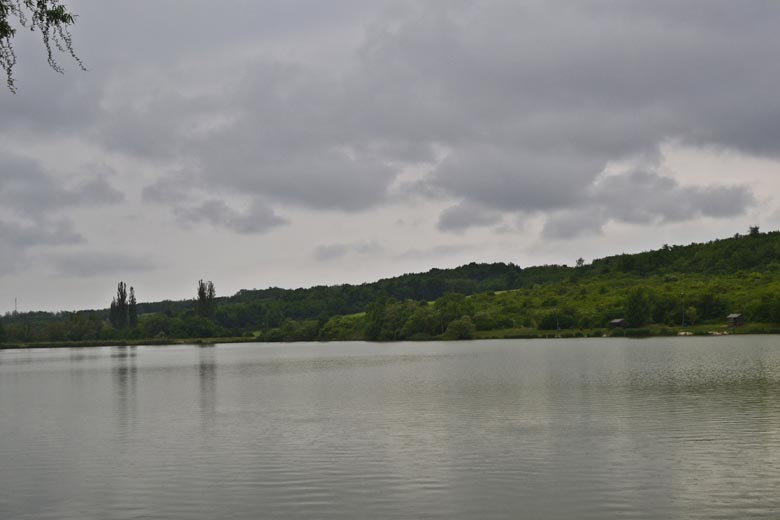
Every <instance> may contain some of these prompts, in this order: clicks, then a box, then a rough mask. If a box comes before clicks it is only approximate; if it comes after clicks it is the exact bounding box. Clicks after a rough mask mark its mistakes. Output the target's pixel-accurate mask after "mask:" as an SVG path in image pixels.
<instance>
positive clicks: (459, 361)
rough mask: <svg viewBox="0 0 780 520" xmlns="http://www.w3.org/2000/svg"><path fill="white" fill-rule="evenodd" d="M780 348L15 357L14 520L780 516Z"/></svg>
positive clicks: (0, 438) (560, 346)
mask: <svg viewBox="0 0 780 520" xmlns="http://www.w3.org/2000/svg"><path fill="white" fill-rule="evenodd" d="M778 397H780V338H778V337H772V336H765V337H733V336H732V337H728V338H681V339H678V338H673V339H653V340H643V341H629V340H625V341H624V340H606V341H605V340H565V341H553V340H548V341H523V340H515V341H492V342H462V343H398V344H381V345H376V344H362V343H331V344H297V345H249V344H245V345H218V346H201V347H197V346H172V347H164V348H161V347H113V348H98V349H78V350H67V349H63V350H41V351H35V352H27V351H6V352H0V417H1V418H2V421H0V518H21V519H25V518H64V519H69V518H73V519H76V518H78V519H82V518H182V519H185V518H187V519H190V518H193V519H200V518H203V519H207V518H208V519H211V518H227V517H230V518H258V517H274V518H302V517H303V518H305V517H311V518H349V517H372V518H399V517H401V518H419V517H436V518H517V517H528V518H567V519H568V518H593V519H596V518H598V519H603V518H625V517H638V518H659V519H660V518H718V517H721V518H755V517H766V518H777V517H778V512H779V511H780V494H779V493H778V492H777V490H778V487H780V399H778Z"/></svg>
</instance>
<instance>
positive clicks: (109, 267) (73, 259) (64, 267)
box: [54, 251, 154, 278]
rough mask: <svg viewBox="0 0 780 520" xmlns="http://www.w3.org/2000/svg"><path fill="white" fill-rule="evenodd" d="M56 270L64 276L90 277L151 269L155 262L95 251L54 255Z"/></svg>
mask: <svg viewBox="0 0 780 520" xmlns="http://www.w3.org/2000/svg"><path fill="white" fill-rule="evenodd" d="M54 267H55V270H56V271H57V272H58V273H59V274H60V275H64V276H72V277H76V278H89V277H92V276H102V275H109V274H110V275H117V276H122V275H126V274H128V273H137V272H143V271H149V270H151V269H153V268H154V265H153V263H152V262H151V261H150V260H149V259H146V258H141V257H134V256H128V255H121V254H113V253H101V252H95V251H80V252H75V253H68V254H59V255H56V256H55V257H54Z"/></svg>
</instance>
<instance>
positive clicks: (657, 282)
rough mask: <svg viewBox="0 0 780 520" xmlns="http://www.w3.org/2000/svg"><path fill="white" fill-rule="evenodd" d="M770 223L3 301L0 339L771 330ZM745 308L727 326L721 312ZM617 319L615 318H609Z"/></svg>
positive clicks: (776, 235) (51, 341)
mask: <svg viewBox="0 0 780 520" xmlns="http://www.w3.org/2000/svg"><path fill="white" fill-rule="evenodd" d="M779 262H780V232H777V231H772V232H768V233H762V232H760V231H759V229H758V228H757V227H751V228H750V230H749V232H748V233H747V234H744V235H742V234H737V235H735V236H733V237H730V238H726V239H718V240H713V241H710V242H706V243H694V244H689V245H685V246H668V245H664V246H662V247H661V248H659V249H656V250H653V251H646V252H642V253H637V254H621V255H614V256H609V257H605V258H601V259H596V260H593V261H592V262H590V263H585V261H584V260H583V259H578V260H577V261H576V262H575V263H574V265H573V266H567V265H544V266H535V267H527V268H521V267H520V266H517V265H515V264H512V263H508V264H507V263H493V264H477V263H471V264H468V265H464V266H461V267H457V268H454V269H432V270H430V271H428V272H426V273H413V274H405V275H402V276H398V277H395V278H388V279H384V280H379V281H377V282H373V283H366V284H360V285H337V286H317V287H311V288H307V289H294V290H293V289H280V288H269V289H261V290H242V291H239V292H238V293H236V294H234V295H232V296H227V297H218V296H217V294H216V288H215V286H214V284H213V283H212V282H210V281H208V282H204V281H203V280H200V281H198V283H197V286H196V292H195V296H194V298H193V299H191V300H180V301H160V302H147V303H143V302H138V301H136V292H135V289H134V288H133V287H130V288H129V289H128V286H127V284H125V283H124V282H120V283H119V284H118V286H117V292H116V295H115V296H113V298H112V300H111V303H110V305H109V307H108V308H106V309H96V310H82V311H76V312H57V313H48V312H24V313H7V314H6V315H4V316H2V317H0V345H2V346H3V347H4V348H14V347H29V346H52V347H53V346H89V345H123V344H168V343H192V342H198V341H200V342H216V341H219V342H230V341H233V342H234V341H269V342H282V341H335V340H367V341H401V340H420V341H422V340H440V339H472V338H514V337H518V338H519V337H529V338H533V337H586V336H589V337H602V336H630V337H643V336H653V335H677V334H680V333H684V334H686V335H687V334H691V335H699V334H718V335H720V334H724V333H780V263H779ZM735 313H736V314H739V315H741V316H742V317H743V319H744V324H743V323H742V321H740V322H739V323H738V325H739V326H734V325H735V323H733V322H732V323H729V322H728V321H727V320H726V316H727V315H729V314H735ZM615 320H623V321H622V322H621V323H620V325H619V326H614V325H613V324H612V322H614V321H615Z"/></svg>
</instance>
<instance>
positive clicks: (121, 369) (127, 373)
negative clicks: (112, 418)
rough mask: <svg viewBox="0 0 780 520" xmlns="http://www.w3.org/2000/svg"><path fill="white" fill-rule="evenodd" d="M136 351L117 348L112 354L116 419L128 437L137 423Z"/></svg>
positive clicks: (121, 432) (129, 348)
mask: <svg viewBox="0 0 780 520" xmlns="http://www.w3.org/2000/svg"><path fill="white" fill-rule="evenodd" d="M135 349H136V347H116V348H115V352H113V353H112V354H111V359H112V363H113V367H112V378H113V381H114V390H115V392H116V401H115V402H116V409H117V413H116V418H117V421H118V424H119V433H120V434H121V435H122V436H124V435H126V434H127V431H128V429H129V428H130V427H132V426H133V424H134V423H135V416H136V386H137V381H138V367H137V366H136V362H135V360H136V352H135ZM71 360H72V358H71Z"/></svg>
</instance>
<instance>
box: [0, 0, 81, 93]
mask: <svg viewBox="0 0 780 520" xmlns="http://www.w3.org/2000/svg"><path fill="white" fill-rule="evenodd" d="M74 23H76V16H75V15H74V14H72V13H71V12H70V11H68V9H67V8H66V7H65V6H64V5H63V4H62V2H61V1H60V0H0V67H2V69H3V71H4V72H5V78H6V80H5V81H6V85H8V88H9V90H10V91H11V92H16V85H15V83H14V77H13V68H14V65H16V53H15V52H14V47H13V38H14V36H15V35H16V31H17V30H18V28H24V29H30V30H31V31H36V30H38V31H40V32H41V37H42V39H43V45H44V46H45V47H46V54H47V58H48V61H49V66H50V67H51V68H52V69H54V70H55V71H57V72H60V73H62V72H63V68H62V66H60V64H59V63H58V62H57V60H56V59H55V58H54V55H55V51H59V52H62V53H65V54H69V55H70V56H71V58H73V59H74V60H75V61H76V63H77V64H78V66H79V67H80V68H81V69H82V70H86V69H85V68H84V65H83V64H82V63H81V60H80V59H79V57H78V56H76V53H75V51H74V50H73V39H72V38H71V35H70V26H71V25H73V24H74Z"/></svg>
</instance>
